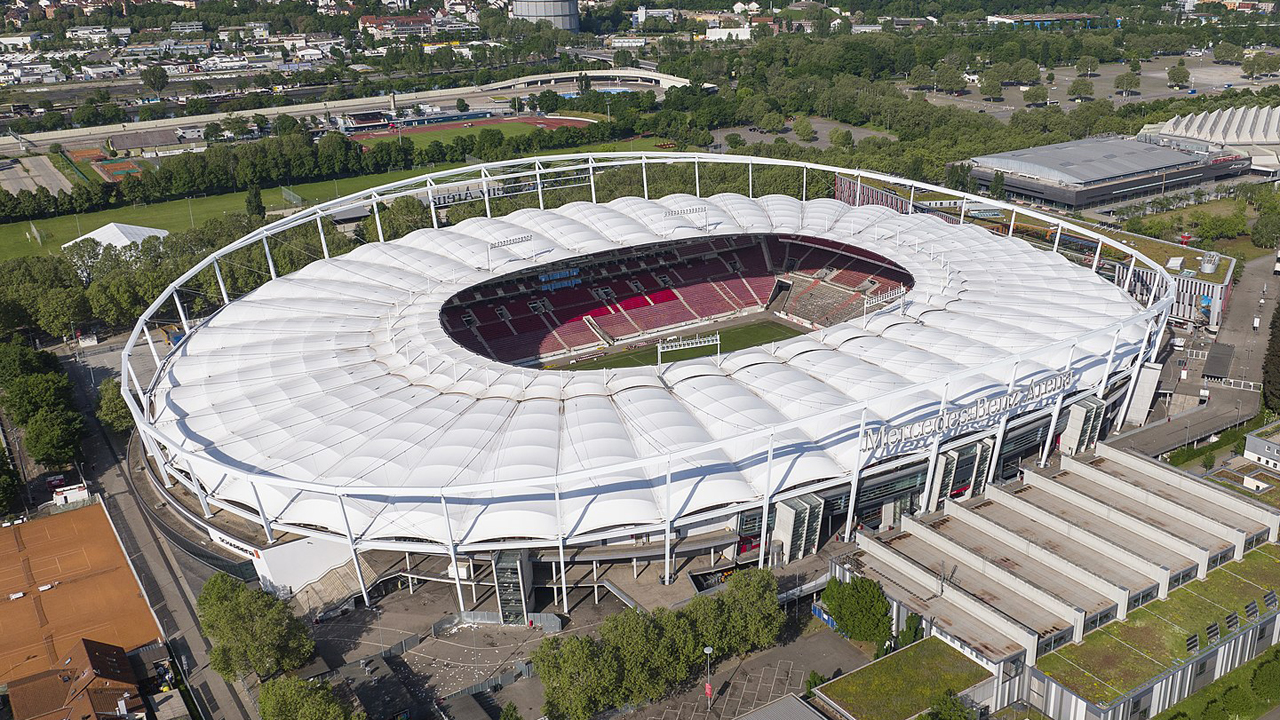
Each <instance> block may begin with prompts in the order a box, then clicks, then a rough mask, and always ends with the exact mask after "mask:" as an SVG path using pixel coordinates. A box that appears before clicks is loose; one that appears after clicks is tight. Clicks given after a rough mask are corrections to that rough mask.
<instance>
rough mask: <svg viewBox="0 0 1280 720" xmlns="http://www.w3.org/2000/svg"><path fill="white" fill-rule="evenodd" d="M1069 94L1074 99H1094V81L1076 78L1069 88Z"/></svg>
mask: <svg viewBox="0 0 1280 720" xmlns="http://www.w3.org/2000/svg"><path fill="white" fill-rule="evenodd" d="M1067 94H1068V95H1070V96H1071V97H1073V98H1082V97H1092V96H1093V81H1092V80H1086V79H1084V78H1076V79H1075V80H1072V81H1071V85H1070V86H1068V87H1067Z"/></svg>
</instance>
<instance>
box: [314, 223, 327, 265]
mask: <svg viewBox="0 0 1280 720" xmlns="http://www.w3.org/2000/svg"><path fill="white" fill-rule="evenodd" d="M316 230H319V231H320V252H322V253H324V259H325V260H328V259H329V241H328V240H326V239H325V237H324V218H323V217H321V216H319V215H317V216H316Z"/></svg>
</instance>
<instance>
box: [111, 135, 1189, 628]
mask: <svg viewBox="0 0 1280 720" xmlns="http://www.w3.org/2000/svg"><path fill="white" fill-rule="evenodd" d="M784 180H785V182H784ZM677 185H681V187H680V191H676V192H665V193H664V194H662V195H661V196H659V195H658V193H656V192H655V193H653V194H652V196H651V194H650V189H651V186H654V187H658V186H662V187H667V188H670V187H674V186H677ZM761 186H767V187H771V188H774V187H778V188H785V189H789V190H791V192H790V193H786V194H784V193H775V192H770V193H764V194H761V193H759V192H758V188H759V187H761ZM606 188H608V190H607V192H606ZM710 188H715V189H716V190H717V192H708V190H709V189H710ZM588 193H589V194H588ZM917 193H920V194H923V193H931V194H933V195H932V196H937V195H938V194H943V193H945V194H946V196H947V197H951V198H954V199H955V200H956V201H957V203H956V208H955V209H954V210H953V211H950V212H944V211H940V210H937V209H933V208H925V207H923V206H921V205H918V204H917V203H916V202H915V199H916V196H917ZM610 195H612V197H611V198H609V199H606V198H607V197H609V196H610ZM404 197H411V198H414V199H417V200H420V201H422V202H423V203H424V204H425V205H426V206H427V207H428V208H431V209H432V212H431V213H430V214H431V219H430V224H431V226H430V227H421V228H418V229H414V230H412V231H410V232H407V233H406V234H404V235H403V236H402V237H398V238H393V237H384V233H383V225H384V221H383V219H382V214H385V213H386V212H387V210H386V208H387V207H388V204H389V203H391V202H393V201H395V200H396V199H399V198H404ZM979 202H980V203H982V204H983V206H984V207H987V208H990V207H997V208H1000V209H1001V210H1002V211H1003V212H1005V213H1008V214H1010V215H1011V218H1010V221H1009V222H1008V230H1007V231H1005V230H1002V229H1000V228H994V229H993V228H991V227H988V226H984V225H978V224H975V223H974V221H973V219H972V218H969V217H967V216H966V207H967V205H968V204H969V203H979ZM517 206H518V207H517ZM357 207H359V208H372V211H373V216H372V219H373V222H374V227H376V237H369V238H367V240H368V241H367V242H365V243H364V244H361V245H359V246H357V247H356V248H355V249H354V250H352V251H350V252H348V253H346V254H344V255H341V256H335V257H330V256H329V252H328V244H327V242H326V236H325V232H326V230H325V228H326V224H325V222H324V219H325V218H327V217H331V216H333V215H335V214H338V213H342V212H345V211H348V210H350V209H352V208H357ZM512 208H515V209H512ZM468 212H471V213H472V216H471V217H468V218H467V219H459V218H460V217H461V216H464V215H466V214H467V213H468ZM380 213H381V214H380ZM1027 223H1031V224H1033V225H1039V226H1041V227H1043V229H1044V232H1043V238H1044V239H1049V238H1053V237H1055V236H1058V237H1061V235H1062V234H1063V233H1064V232H1067V231H1069V233H1070V234H1071V236H1072V237H1075V238H1087V239H1089V240H1090V241H1091V242H1093V243H1095V247H1094V248H1093V249H1092V250H1091V251H1090V252H1088V253H1084V254H1074V255H1069V254H1064V253H1060V252H1054V250H1055V249H1057V247H1056V244H1055V246H1054V247H1053V248H1050V247H1047V246H1046V245H1044V244H1043V243H1042V244H1040V245H1033V244H1031V243H1029V242H1028V241H1027V240H1024V239H1022V238H1020V237H1018V236H1016V235H1015V234H1014V232H1013V229H1014V228H1015V226H1018V227H1024V226H1026V224H1027ZM300 230H310V231H314V232H316V234H318V239H319V246H318V247H323V253H322V255H321V256H318V257H317V258H316V259H315V260H314V261H313V262H310V263H309V264H306V265H305V267H302V268H301V269H297V270H294V271H293V272H291V273H288V274H283V273H281V274H279V275H278V276H277V272H276V266H275V264H274V263H273V261H272V250H273V245H274V246H276V247H279V245H278V244H279V243H283V242H286V238H289V237H292V236H290V235H289V233H290V232H296V231H300ZM1064 251H1065V248H1064ZM277 252H279V250H277ZM253 253H258V254H262V253H265V257H266V263H267V266H268V267H269V268H270V277H265V278H262V282H260V283H259V284H258V285H257V286H256V287H254V288H252V289H251V290H248V291H245V292H235V291H231V292H229V290H228V286H229V285H230V281H229V280H225V279H224V276H225V275H228V274H229V272H230V271H231V269H233V268H234V269H239V268H242V267H243V265H244V262H245V261H244V260H243V259H242V258H246V257H249V255H250V254H253ZM1090 256H1092V257H1090ZM1135 266H1142V267H1144V268H1146V269H1148V270H1150V273H1149V274H1147V275H1145V276H1144V277H1151V278H1154V279H1155V280H1154V283H1152V284H1146V283H1144V282H1142V281H1141V278H1140V277H1139V276H1138V275H1137V274H1135V273H1132V272H1128V273H1117V272H1115V270H1116V269H1117V268H1121V269H1131V268H1133V267H1135ZM210 271H212V272H210ZM241 274H242V275H243V273H241ZM1116 277H1123V278H1132V280H1131V281H1127V282H1126V281H1122V285H1123V286H1121V285H1117V284H1115V282H1114V279H1115V278H1116ZM202 278H203V281H204V282H205V283H206V284H203V285H202V284H201V283H202ZM210 278H216V287H217V291H216V292H217V296H216V297H212V298H211V297H210V295H212V293H210V292H206V291H202V290H200V289H199V288H201V287H210V285H208V284H207V282H208V281H209V280H210ZM1171 302H1172V284H1171V280H1170V278H1169V276H1168V275H1167V274H1166V273H1165V272H1164V270H1163V269H1162V268H1161V267H1160V265H1159V264H1158V263H1154V262H1152V261H1150V260H1148V259H1147V258H1146V257H1144V256H1142V255H1141V254H1140V253H1138V252H1136V251H1135V250H1134V249H1133V248H1130V247H1126V246H1123V245H1120V244H1117V243H1115V242H1113V241H1112V240H1110V239H1109V238H1107V237H1105V236H1102V235H1100V234H1098V233H1096V232H1094V231H1092V230H1090V229H1088V228H1082V227H1075V226H1072V225H1071V224H1070V223H1067V222H1066V221H1064V220H1061V219H1059V218H1056V217H1052V216H1048V215H1042V214H1039V213H1036V212H1034V211H1030V210H1027V209H1025V208H1022V207H1019V206H1014V205H1008V204H1005V203H1001V202H996V201H991V200H989V199H986V198H979V197H977V196H968V195H965V194H963V193H957V192H954V191H950V190H946V189H943V188H939V187H934V186H931V185H927V184H924V183H919V182H916V181H910V180H905V179H901V178H895V177H890V176H886V175H882V174H878V173H871V172H866V171H860V170H850V169H846V168H835V167H829V166H822V165H815V164H806V163H799V162H793V161H785V160H771V159H766V158H753V157H748V156H736V155H704V154H695V153H598V154H591V155H563V156H553V157H546V158H537V159H522V160H515V161H507V162H498V163H490V164H485V165H473V166H468V167H465V168H460V169H457V170H446V171H441V172H435V173H429V174H426V175H423V176H421V177H419V178H413V179H410V180H406V181H401V182H398V183H393V184H390V185H386V186H383V187H379V188H375V189H373V190H370V191H367V192H364V193H359V194H356V195H352V196H348V197H345V198H341V199H339V200H335V201H332V202H328V203H324V204H321V205H318V206H315V207H312V208H309V209H307V210H304V211H301V212H299V213H297V214H295V215H292V216H290V217H287V218H284V219H281V220H278V221H276V222H273V223H271V224H268V225H266V226H264V227H263V228H261V229H259V230H256V231H254V232H253V233H251V234H249V235H247V236H245V237H244V238H241V239H240V240H239V241H237V242H235V243H232V244H230V245H228V246H226V247H225V248H223V249H222V250H219V251H218V252H217V253H215V254H214V255H212V256H210V257H208V258H206V259H205V260H204V261H203V262H201V263H200V264H199V265H197V266H196V267H194V268H192V269H191V270H190V271H189V272H187V273H186V274H185V275H184V276H183V277H181V278H179V280H177V281H176V282H175V283H174V284H173V285H171V286H170V287H169V289H168V290H167V291H166V292H165V293H164V294H163V295H162V296H161V297H160V298H158V299H156V301H155V302H154V303H153V304H152V306H151V307H150V308H149V309H148V311H147V313H146V314H145V315H144V316H143V318H142V319H141V320H140V321H139V322H138V324H137V326H136V328H135V331H134V334H133V336H132V337H131V338H130V340H129V342H128V343H127V345H126V347H125V350H124V353H123V361H124V363H123V367H124V369H125V370H124V372H125V375H126V377H125V380H126V382H123V383H122V385H123V386H124V388H125V390H124V394H125V397H126V400H127V402H128V403H129V405H130V407H131V409H132V411H133V414H134V417H135V420H136V421H137V425H138V428H139V431H140V436H141V439H142V441H143V443H144V445H145V447H146V450H147V452H148V454H149V455H150V456H151V457H152V459H153V461H154V462H155V464H156V466H157V467H161V468H164V471H165V472H166V473H167V476H168V477H166V482H172V483H178V485H179V486H180V487H181V488H185V489H186V491H189V492H190V493H192V494H193V495H195V496H197V497H198V498H199V502H200V504H201V506H202V507H203V508H204V510H205V516H206V517H208V516H209V514H210V509H211V508H217V509H220V510H222V511H226V512H229V513H231V514H233V515H235V516H238V517H240V518H243V519H245V520H248V521H250V522H252V523H254V524H255V525H257V526H260V527H261V528H262V530H263V533H264V534H265V536H266V538H267V539H268V540H269V541H270V540H273V539H274V538H275V537H278V536H280V535H282V534H289V535H291V536H297V537H311V538H323V539H328V540H333V541H338V542H340V543H341V544H342V547H343V551H344V552H347V551H349V552H350V555H351V557H353V558H355V559H356V562H355V568H356V572H357V573H359V572H360V563H359V553H365V552H370V551H394V552H398V553H417V554H426V555H433V556H440V557H444V558H448V559H449V562H450V563H451V566H452V567H453V568H455V569H454V570H452V571H451V573H450V577H451V578H452V581H454V582H459V583H460V580H459V578H460V576H463V575H464V573H462V572H461V571H460V570H458V569H456V568H458V566H459V564H460V563H461V562H462V559H463V558H476V557H484V558H485V559H486V564H488V562H489V561H493V562H494V563H495V575H497V574H499V570H500V569H501V568H500V567H499V565H500V564H501V563H500V562H499V561H497V560H493V559H494V558H503V557H507V558H512V560H511V562H512V563H514V564H515V565H520V566H521V567H524V568H525V570H523V571H522V572H524V573H525V574H526V575H527V574H528V569H529V567H530V565H531V564H532V565H535V566H536V565H538V564H550V565H555V564H558V565H559V567H560V568H561V571H560V573H559V576H558V577H559V582H560V583H561V584H563V583H564V577H565V572H564V567H565V565H566V563H580V562H586V563H588V564H591V563H592V562H593V561H603V560H611V561H630V559H634V558H636V557H640V558H643V559H648V560H657V561H658V562H665V563H666V567H667V572H666V574H665V575H664V577H669V576H670V562H671V558H672V556H673V554H676V553H704V554H705V553H706V552H708V551H712V552H723V553H724V554H725V556H726V557H733V558H736V559H737V560H738V561H740V562H750V563H758V564H761V565H764V564H766V563H767V564H769V565H785V564H787V563H789V562H793V561H795V560H797V559H800V558H803V557H805V556H806V555H809V554H812V552H813V549H814V548H815V547H816V546H817V544H818V542H819V538H820V537H822V538H826V537H829V536H831V535H838V536H841V537H844V538H849V537H850V533H851V529H852V528H853V527H854V526H855V525H856V526H858V527H878V526H881V525H882V523H883V524H886V525H892V524H894V523H895V522H896V521H897V519H898V518H899V517H901V516H903V515H908V514H912V513H916V512H927V511H933V510H935V509H936V508H937V507H938V506H939V504H940V503H942V502H945V501H946V500H947V499H949V498H957V499H958V498H968V497H970V496H972V495H973V494H974V493H975V492H980V491H981V489H982V487H983V486H985V485H986V484H988V483H993V482H998V481H1000V480H1001V479H1002V478H1007V477H1012V476H1016V475H1017V473H1018V466H1019V464H1020V463H1021V462H1023V461H1024V460H1028V459H1030V460H1041V461H1043V459H1044V458H1046V457H1048V455H1049V454H1050V453H1051V452H1052V451H1053V450H1054V449H1055V448H1056V447H1058V446H1059V444H1061V446H1062V449H1063V451H1064V452H1076V451H1079V450H1083V449H1085V448H1087V447H1089V446H1091V445H1092V444H1093V443H1095V442H1096V441H1097V439H1098V438H1099V437H1100V436H1105V435H1106V434H1107V432H1109V431H1110V429H1112V428H1115V427H1119V425H1120V424H1121V423H1122V422H1123V419H1124V416H1125V414H1126V413H1127V412H1128V410H1129V406H1130V404H1132V403H1133V399H1134V387H1135V385H1136V383H1134V382H1132V379H1133V377H1134V376H1135V374H1136V372H1137V371H1138V369H1139V368H1141V366H1142V364H1143V362H1144V361H1146V360H1149V359H1151V358H1152V357H1153V356H1154V353H1155V349H1156V347H1157V346H1158V344H1159V340H1160V337H1161V335H1162V334H1163V329H1164V321H1165V319H1166V317H1167V313H1168V311H1169V307H1170V304H1171ZM168 322H174V323H178V324H180V325H181V327H182V330H183V332H182V336H181V339H180V340H179V341H178V342H177V343H176V345H175V346H173V347H165V346H164V345H163V344H162V343H161V342H158V341H156V340H155V339H154V338H153V336H154V335H155V332H154V331H155V329H156V328H158V327H160V326H162V325H164V324H165V323H168ZM144 345H145V346H147V347H146V348H144V347H143V346H144ZM659 348H661V349H660V350H659ZM659 354H661V356H662V362H660V363H655V361H656V360H657V359H658V357H657V356H658V355H659ZM148 361H154V366H151V365H150V364H149V363H148ZM1068 446H1070V447H1068ZM762 528H763V529H764V533H763V535H764V537H763V538H762ZM770 531H772V532H770ZM328 567H329V566H325V567H321V568H317V570H316V573H315V574H316V575H318V574H319V572H321V571H323V570H325V569H327V568H328ZM294 571H295V572H298V571H297V570H296V568H295V570H294ZM264 580H270V578H266V577H264ZM519 582H521V583H527V582H529V580H528V578H527V577H522V579H521V580H520V581H519ZM360 583H361V590H364V589H365V587H366V585H367V583H366V578H363V577H362V578H361V580H360ZM458 595H459V600H460V601H461V595H462V591H461V584H459V586H458ZM499 595H501V591H500V593H499ZM366 600H367V598H366ZM502 602H503V601H502V598H501V597H499V603H500V605H501V603H502Z"/></svg>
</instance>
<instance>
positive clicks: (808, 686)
mask: <svg viewBox="0 0 1280 720" xmlns="http://www.w3.org/2000/svg"><path fill="white" fill-rule="evenodd" d="M826 681H827V676H826V675H823V674H822V673H820V672H818V671H817V670H810V671H809V676H808V677H806V678H805V679H804V696H805V697H812V696H813V689H814V688H816V687H818V686H819V685H821V684H822V683H824V682H826Z"/></svg>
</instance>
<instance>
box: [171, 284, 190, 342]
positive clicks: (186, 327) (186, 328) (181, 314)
mask: <svg viewBox="0 0 1280 720" xmlns="http://www.w3.org/2000/svg"><path fill="white" fill-rule="evenodd" d="M179 289H180V288H174V289H173V304H174V305H177V306H178V318H179V319H180V320H182V332H183V333H184V334H185V333H190V332H191V325H190V324H189V323H188V322H187V311H185V310H183V309H182V298H180V297H178V290H179Z"/></svg>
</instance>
